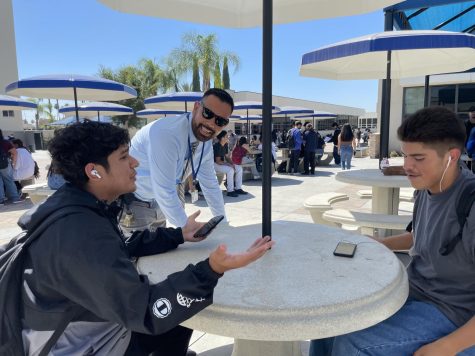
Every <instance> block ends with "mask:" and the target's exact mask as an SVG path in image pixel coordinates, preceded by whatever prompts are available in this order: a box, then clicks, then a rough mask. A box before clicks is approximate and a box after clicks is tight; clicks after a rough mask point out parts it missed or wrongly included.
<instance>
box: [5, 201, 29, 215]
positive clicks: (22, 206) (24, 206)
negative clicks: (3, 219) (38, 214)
mask: <svg viewBox="0 0 475 356" xmlns="http://www.w3.org/2000/svg"><path fill="white" fill-rule="evenodd" d="M32 207H33V203H32V202H31V201H30V199H25V200H23V201H22V202H21V203H17V204H12V203H10V202H9V201H8V200H7V201H6V202H5V205H1V206H0V213H7V212H11V211H20V210H25V211H26V210H28V209H31V208H32Z"/></svg>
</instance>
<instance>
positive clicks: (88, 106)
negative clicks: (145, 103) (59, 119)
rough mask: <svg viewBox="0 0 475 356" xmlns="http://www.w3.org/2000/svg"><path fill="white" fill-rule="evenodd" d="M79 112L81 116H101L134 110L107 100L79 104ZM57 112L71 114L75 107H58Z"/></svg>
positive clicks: (131, 112)
mask: <svg viewBox="0 0 475 356" xmlns="http://www.w3.org/2000/svg"><path fill="white" fill-rule="evenodd" d="M78 110H79V114H80V116H81V117H93V116H97V117H98V118H99V117H100V115H103V116H120V115H132V114H133V113H134V110H132V108H129V107H128V106H124V105H120V104H115V103H107V102H90V103H85V104H81V105H80V106H79V107H78ZM59 113H60V114H63V115H64V116H66V117H68V116H72V115H75V113H76V108H75V107H74V106H65V107H62V108H61V109H59Z"/></svg>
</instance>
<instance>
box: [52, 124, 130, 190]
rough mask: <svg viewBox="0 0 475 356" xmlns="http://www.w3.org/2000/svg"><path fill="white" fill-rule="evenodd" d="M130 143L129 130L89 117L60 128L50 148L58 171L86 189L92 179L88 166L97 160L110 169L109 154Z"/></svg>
mask: <svg viewBox="0 0 475 356" xmlns="http://www.w3.org/2000/svg"><path fill="white" fill-rule="evenodd" d="M129 142H130V138H129V133H128V132H127V130H124V129H122V128H120V127H117V126H114V125H111V124H107V123H103V122H95V121H88V120H86V121H84V122H83V123H77V124H73V125H70V126H67V127H65V128H64V129H61V130H58V131H56V133H55V136H54V138H53V139H52V140H51V141H50V143H49V145H48V151H49V152H50V154H51V158H52V160H53V162H54V165H55V169H56V170H57V171H58V173H60V174H62V175H63V177H64V179H66V180H67V181H68V182H70V183H71V184H73V185H75V186H77V187H80V188H83V187H84V186H85V184H86V183H87V182H88V180H89V178H88V177H87V175H86V173H84V167H85V166H86V165H87V164H88V163H96V164H100V165H101V166H103V167H104V168H105V169H106V170H108V169H109V163H108V161H107V158H108V157H109V155H110V154H111V153H112V152H114V151H115V150H117V149H118V148H119V147H120V146H122V145H126V144H127V145H128V144H129Z"/></svg>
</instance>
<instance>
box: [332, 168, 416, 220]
mask: <svg viewBox="0 0 475 356" xmlns="http://www.w3.org/2000/svg"><path fill="white" fill-rule="evenodd" d="M335 179H336V180H338V181H340V182H344V183H350V184H358V185H365V186H371V189H372V195H373V197H372V202H371V205H372V212H373V213H376V214H389V215H398V211H399V188H401V187H411V183H410V182H409V179H407V177H406V176H385V175H384V174H383V173H382V172H381V171H380V170H379V169H356V170H347V171H342V172H338V173H337V174H336V176H335Z"/></svg>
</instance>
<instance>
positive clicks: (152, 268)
mask: <svg viewBox="0 0 475 356" xmlns="http://www.w3.org/2000/svg"><path fill="white" fill-rule="evenodd" d="M273 231H274V233H273V239H274V240H275V241H276V245H275V246H274V247H273V248H272V250H270V251H268V252H267V253H266V255H265V256H263V258H261V259H260V260H258V261H257V262H255V263H253V264H251V265H249V266H247V267H245V268H241V269H238V270H232V271H228V272H226V273H225V275H224V276H223V277H222V278H221V279H220V281H219V283H218V286H217V287H216V289H215V293H214V302H213V304H212V305H211V306H209V307H208V308H206V309H205V310H203V311H202V312H200V313H199V314H197V315H195V316H194V317H192V318H191V319H189V320H187V321H185V322H184V323H183V325H184V326H186V327H189V328H192V329H196V330H201V331H205V332H208V333H212V334H217V335H223V336H228V337H233V338H234V339H235V342H234V350H233V356H238V355H240V356H244V355H245V356H279V355H282V356H284V355H285V356H292V355H301V351H300V343H299V342H297V341H298V340H307V339H315V338H324V337H329V336H335V335H340V334H345V333H348V332H351V331H355V330H360V329H364V328H367V327H369V326H371V325H374V324H376V323H378V322H380V321H382V320H384V319H386V318H388V317H389V316H391V315H392V314H394V313H395V312H396V311H397V310H398V309H399V308H400V307H401V306H402V305H403V304H404V302H405V300H406V298H407V295H408V282H407V275H406V272H405V269H404V267H403V266H402V264H401V263H400V262H399V260H398V259H397V258H396V256H395V255H394V254H393V253H392V252H391V251H390V250H388V249H387V248H386V247H384V246H383V245H381V244H379V243H377V242H375V241H374V240H371V239H369V238H368V237H365V236H362V235H357V234H354V233H350V232H348V231H345V230H341V229H337V228H332V227H327V226H323V225H317V224H309V223H300V222H293V221H292V222H290V221H276V222H274V223H273ZM260 232H261V226H260V225H247V226H240V227H230V226H226V225H218V227H217V228H216V230H215V231H214V232H213V233H212V234H211V235H210V236H209V237H208V238H207V239H206V240H204V241H202V242H199V243H186V244H185V245H184V246H183V245H182V246H180V247H179V248H178V249H177V250H174V251H171V252H168V253H166V254H162V255H155V256H149V257H142V258H140V260H139V262H138V269H139V272H140V273H141V274H145V275H148V277H149V279H150V280H151V282H152V283H156V282H159V281H161V280H163V279H164V278H165V277H166V276H167V275H169V274H170V273H172V272H175V271H179V270H182V269H183V268H185V267H186V266H187V265H188V264H189V263H196V262H198V261H200V260H203V259H205V258H206V257H208V255H209V253H210V252H211V251H212V250H214V249H215V248H216V246H217V245H218V244H220V243H225V244H227V246H228V250H229V251H230V252H240V251H243V250H245V249H246V248H247V247H248V246H249V245H250V244H251V243H252V241H254V240H255V239H256V237H258V236H259V235H260ZM341 240H344V241H352V242H356V243H359V245H358V247H357V249H356V254H355V256H354V257H353V258H345V257H336V256H334V255H333V250H334V249H335V247H336V245H337V243H338V242H339V241H341Z"/></svg>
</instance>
